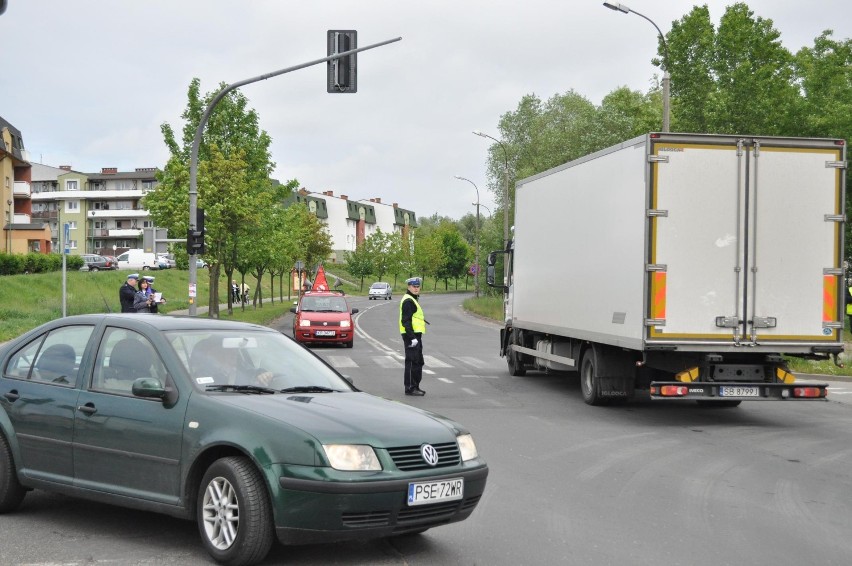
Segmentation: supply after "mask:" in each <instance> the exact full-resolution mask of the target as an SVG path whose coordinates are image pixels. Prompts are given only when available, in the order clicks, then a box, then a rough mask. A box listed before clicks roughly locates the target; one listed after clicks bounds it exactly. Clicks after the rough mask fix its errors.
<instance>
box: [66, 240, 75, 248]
mask: <svg viewBox="0 0 852 566" xmlns="http://www.w3.org/2000/svg"><path fill="white" fill-rule="evenodd" d="M66 243H67V245H68V247H69V248H71V249H72V250H76V249H77V240H68V242H66Z"/></svg>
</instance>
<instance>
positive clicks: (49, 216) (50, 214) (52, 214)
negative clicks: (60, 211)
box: [33, 210, 57, 220]
mask: <svg viewBox="0 0 852 566" xmlns="http://www.w3.org/2000/svg"><path fill="white" fill-rule="evenodd" d="M56 217H57V212H56V211H55V210H39V211H38V212H33V218H34V219H38V220H56Z"/></svg>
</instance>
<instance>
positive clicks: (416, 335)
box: [399, 277, 426, 397]
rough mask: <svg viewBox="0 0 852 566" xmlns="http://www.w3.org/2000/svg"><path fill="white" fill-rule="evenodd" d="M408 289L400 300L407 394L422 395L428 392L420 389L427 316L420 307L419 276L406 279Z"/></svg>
mask: <svg viewBox="0 0 852 566" xmlns="http://www.w3.org/2000/svg"><path fill="white" fill-rule="evenodd" d="M405 283H406V285H407V286H408V290H407V291H406V292H405V294H404V295H403V296H402V300H401V301H400V302H399V332H400V334H401V335H402V345H403V347H404V349H405V374H404V377H403V383H404V384H405V394H406V395H415V396H418V397H422V396H423V395H426V392H425V391H423V390H422V389H420V380H421V379H422V377H423V335H424V334H426V318H425V317H424V316H423V309H422V308H421V307H420V285H421V284H422V281H421V279H420V278H419V277H412V278H410V279H406V280H405Z"/></svg>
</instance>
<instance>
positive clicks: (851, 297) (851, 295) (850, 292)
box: [846, 286, 852, 333]
mask: <svg viewBox="0 0 852 566" xmlns="http://www.w3.org/2000/svg"><path fill="white" fill-rule="evenodd" d="M846 316H847V317H849V332H850V333H852V286H850V287H846Z"/></svg>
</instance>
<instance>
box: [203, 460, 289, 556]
mask: <svg viewBox="0 0 852 566" xmlns="http://www.w3.org/2000/svg"><path fill="white" fill-rule="evenodd" d="M196 511H197V513H196V516H197V521H198V530H199V532H200V533H201V540H202V542H203V544H204V547H205V548H206V549H207V552H208V553H210V556H212V557H213V558H214V559H215V560H216V561H217V562H220V563H222V564H246V565H247V564H256V563H258V562H260V561H262V560H263V559H264V558H265V557H266V555H267V554H269V549H270V548H272V543H273V540H274V532H273V520H272V506H271V504H270V502H269V495H268V494H267V491H266V486H265V485H264V481H263V476H261V474H260V472H259V471H258V470H257V468H255V467H254V465H253V464H252V463H251V461H250V460H249V459H248V458H245V457H238V456H229V457H227V458H222V459H220V460H216V461H215V462H213V464H212V465H211V466H210V467H209V468H208V469H207V472H206V473H205V474H204V478H203V479H202V480H201V486H200V488H199V491H198V500H197V502H196ZM223 527H224V528H223Z"/></svg>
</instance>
